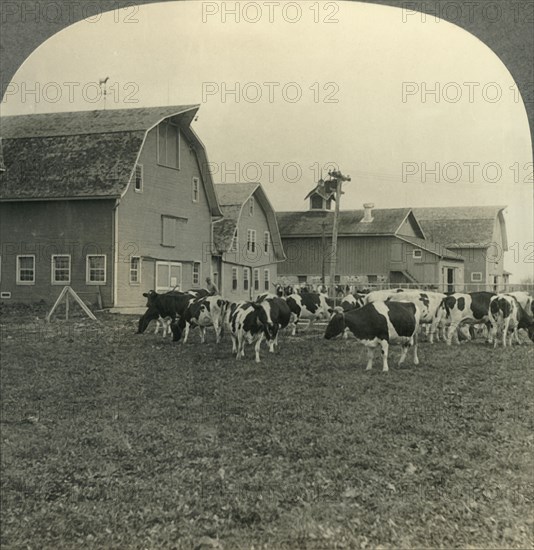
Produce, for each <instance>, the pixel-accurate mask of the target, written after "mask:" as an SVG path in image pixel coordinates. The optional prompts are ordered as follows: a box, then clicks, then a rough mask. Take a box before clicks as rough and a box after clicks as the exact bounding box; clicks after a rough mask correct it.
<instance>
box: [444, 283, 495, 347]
mask: <svg viewBox="0 0 534 550" xmlns="http://www.w3.org/2000/svg"><path fill="white" fill-rule="evenodd" d="M493 296H495V293H494V292H486V291H481V292H471V293H469V294H464V293H462V292H454V293H453V294H449V295H448V296H446V297H445V298H444V299H443V302H442V304H443V308H442V309H441V312H442V314H444V316H443V318H442V319H441V320H445V322H447V323H449V330H448V334H447V345H449V346H450V345H451V343H452V339H453V337H454V336H456V341H457V343H458V344H459V343H460V340H459V338H458V332H457V330H458V328H459V327H460V325H463V324H473V325H474V324H480V323H489V325H490V327H491V328H490V330H489V338H488V341H489V342H491V341H492V340H493V332H494V331H493V323H492V320H491V319H490V316H489V306H490V301H491V298H492V297H493ZM466 336H467V337H468V333H467V334H466Z"/></svg>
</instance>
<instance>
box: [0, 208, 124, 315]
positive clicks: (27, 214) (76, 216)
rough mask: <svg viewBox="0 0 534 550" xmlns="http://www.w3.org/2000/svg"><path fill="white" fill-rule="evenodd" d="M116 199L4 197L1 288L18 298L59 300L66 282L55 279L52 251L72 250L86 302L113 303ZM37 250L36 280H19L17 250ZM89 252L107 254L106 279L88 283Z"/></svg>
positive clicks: (77, 286) (75, 279)
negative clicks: (27, 199)
mask: <svg viewBox="0 0 534 550" xmlns="http://www.w3.org/2000/svg"><path fill="white" fill-rule="evenodd" d="M114 205H115V201H114V200H84V201H31V202H3V203H0V235H1V245H2V246H1V256H2V258H1V280H0V290H1V291H2V292H11V301H12V302H21V303H34V302H39V301H41V300H44V301H45V302H46V303H50V304H52V303H54V301H55V300H56V298H57V297H58V296H59V293H60V292H61V289H62V288H63V286H64V285H63V284H51V269H52V259H51V258H52V255H54V254H70V256H71V282H70V283H65V284H69V285H70V286H71V287H72V288H73V289H74V291H75V292H76V293H77V294H78V295H79V296H80V298H81V299H82V300H84V301H85V302H89V303H91V304H95V303H98V300H99V297H98V295H99V289H100V295H101V299H102V305H103V306H104V307H110V306H112V305H113V290H112V288H113V286H112V283H113V258H114V250H113V208H114ZM32 254H34V255H35V284H33V285H19V284H17V282H16V269H17V267H16V261H17V255H32ZM87 254H105V255H106V283H105V284H103V285H92V284H87V283H86V256H87Z"/></svg>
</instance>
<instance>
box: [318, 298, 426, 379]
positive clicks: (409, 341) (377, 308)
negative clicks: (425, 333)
mask: <svg viewBox="0 0 534 550" xmlns="http://www.w3.org/2000/svg"><path fill="white" fill-rule="evenodd" d="M420 317H421V314H420V311H419V308H418V307H417V306H416V305H415V304H413V303H411V302H372V303H371V304H367V305H365V306H363V307H362V308H360V309H353V310H351V311H348V312H346V313H345V312H343V311H342V309H341V308H336V311H335V312H334V314H333V315H332V317H331V319H330V322H329V323H328V326H327V327H326V332H325V335H324V337H325V338H326V339H327V340H330V339H331V338H334V337H335V336H338V335H340V334H344V333H345V331H346V330H348V331H350V332H351V333H352V334H353V335H354V337H355V338H356V339H357V340H358V341H359V342H361V343H362V344H363V345H364V346H365V347H366V348H367V370H370V369H372V368H373V358H374V355H375V349H376V348H377V347H380V348H381V350H382V370H383V371H384V372H387V371H388V370H389V366H388V350H389V345H390V344H401V345H402V353H401V357H400V360H399V365H401V364H402V363H403V362H404V360H405V359H406V354H407V353H408V350H409V349H410V347H412V346H413V348H414V364H416V365H418V364H419V358H418V356H417V331H418V330H419V321H420Z"/></svg>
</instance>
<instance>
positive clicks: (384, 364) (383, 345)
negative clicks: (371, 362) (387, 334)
mask: <svg viewBox="0 0 534 550" xmlns="http://www.w3.org/2000/svg"><path fill="white" fill-rule="evenodd" d="M380 348H381V351H382V372H388V371H389V366H388V350H389V342H388V341H387V340H380Z"/></svg>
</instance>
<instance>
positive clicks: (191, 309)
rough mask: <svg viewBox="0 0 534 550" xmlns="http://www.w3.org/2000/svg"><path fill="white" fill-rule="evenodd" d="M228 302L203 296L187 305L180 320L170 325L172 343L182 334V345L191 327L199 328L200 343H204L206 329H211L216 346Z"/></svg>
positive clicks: (216, 297)
mask: <svg viewBox="0 0 534 550" xmlns="http://www.w3.org/2000/svg"><path fill="white" fill-rule="evenodd" d="M227 304H228V302H226V301H225V300H223V299H222V297H221V296H204V297H203V298H197V299H196V300H193V301H192V302H190V303H189V305H188V306H187V308H186V309H185V311H184V313H183V315H181V316H180V319H179V320H178V321H177V322H175V323H173V324H171V330H172V333H173V341H175V342H177V341H178V340H180V338H181V336H182V334H184V344H185V343H186V342H187V338H188V336H189V329H190V328H191V327H193V328H194V327H197V326H198V327H199V329H200V342H201V343H202V344H203V343H204V342H205V341H206V327H213V328H214V330H215V340H216V342H217V344H218V343H219V342H220V341H221V335H222V328H223V318H224V314H225V311H226V305H227Z"/></svg>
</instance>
